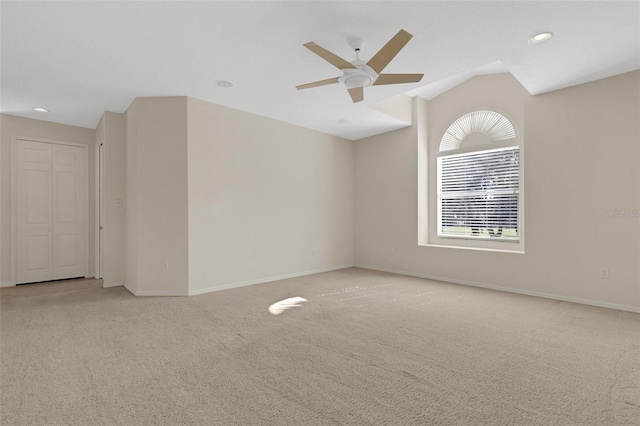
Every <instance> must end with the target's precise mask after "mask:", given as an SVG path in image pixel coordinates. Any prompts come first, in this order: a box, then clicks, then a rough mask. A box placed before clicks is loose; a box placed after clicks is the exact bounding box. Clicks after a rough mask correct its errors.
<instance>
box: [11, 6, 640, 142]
mask: <svg viewBox="0 0 640 426" xmlns="http://www.w3.org/2000/svg"><path fill="white" fill-rule="evenodd" d="M0 14H1V16H0V19H1V28H0V37H1V68H0V71H1V75H0V82H1V83H0V84H1V86H0V89H1V95H2V96H1V100H0V109H1V111H2V112H4V113H7V114H13V115H18V116H23V117H31V118H37V119H44V120H49V121H54V122H59V123H65V124H71V125H76V126H83V127H89V128H95V126H96V125H97V123H98V120H99V118H100V116H101V114H102V112H103V111H105V110H110V111H116V112H124V111H125V110H126V108H127V107H128V106H129V104H130V103H131V102H132V100H133V99H135V98H136V97H139V96H174V95H175V96H192V97H196V98H200V99H203V100H206V101H210V102H213V103H217V104H221V105H225V106H228V107H232V108H237V109H240V110H244V111H248V112H251V113H255V114H259V115H262V116H266V117H270V118H273V119H276V120H281V121H285V122H288V123H292V124H296V125H300V126H304V127H307V128H310V129H315V130H319V131H322V132H325V133H330V134H334V135H338V136H342V137H345V138H349V139H358V138H361V137H365V136H369V135H373V134H378V133H383V132H386V131H389V130H393V129H396V128H399V127H403V126H406V125H407V124H406V123H405V122H402V121H400V120H398V119H396V118H393V117H391V116H389V115H386V114H384V113H382V112H380V111H378V110H376V109H375V108H371V106H372V105H374V104H375V103H377V102H380V101H383V100H385V99H388V98H390V97H393V96H395V95H398V94H401V93H408V94H409V95H411V96H416V95H417V96H422V97H425V98H432V97H434V96H437V95H438V94H440V93H442V92H443V91H445V90H447V89H448V88H450V87H452V86H454V85H456V84H459V83H460V82H461V81H464V80H465V79H466V78H469V77H470V76H472V75H475V74H479V73H491V72H505V71H508V72H511V73H512V74H513V75H514V76H515V77H516V78H517V79H518V80H519V81H520V83H521V84H522V85H523V86H524V87H525V88H526V89H527V90H528V91H529V92H530V93H531V94H534V95H535V94H540V93H544V92H547V91H551V90H555V89H560V88H564V87H569V86H573V85H576V84H580V83H585V82H589V81H593V80H597V79H600V78H604V77H608V76H612V75H616V74H620V73H624V72H627V71H632V70H635V69H638V68H640V2H637V1H548V2H544V1H498V2H484V1H470V2H461V1H447V2H445V1H441V2H437V1H429V2H400V1H387V2H377V1H376V2H373V1H342V2H307V1H304V2H302V1H300V2H273V1H258V2H230V1H229V2H5V1H3V2H2V3H0ZM400 29H405V30H406V31H408V32H409V33H411V34H413V36H414V37H413V39H411V40H410V41H409V43H408V44H407V45H406V46H405V48H404V49H403V50H402V51H401V52H400V53H399V54H398V56H396V58H395V59H394V60H393V61H392V62H391V63H390V64H389V66H388V67H387V68H386V69H385V71H384V72H385V73H424V78H423V79H422V81H421V82H419V83H410V84H401V85H388V86H374V87H368V88H365V100H364V101H363V102H360V103H355V104H354V103H353V102H352V101H351V99H350V97H349V95H348V93H347V91H346V90H345V88H344V87H343V86H342V85H341V84H333V85H330V86H324V87H317V88H312V89H307V90H301V91H298V90H296V88H295V86H296V85H300V84H303V83H308V82H312V81H316V80H323V79H327V78H331V77H337V76H339V75H341V73H340V71H339V70H337V69H336V68H335V67H333V66H332V65H331V64H329V63H328V62H326V61H324V60H322V59H321V58H320V57H318V56H317V55H315V54H313V53H312V52H311V51H309V50H307V49H306V48H304V47H303V44H304V43H307V42H309V41H314V42H316V43H317V44H318V45H320V46H322V47H324V48H326V49H328V50H330V51H331V52H333V53H335V54H337V55H339V56H341V57H342V58H344V59H347V60H349V61H351V60H353V59H355V55H354V52H353V50H352V48H351V47H350V45H349V41H350V40H352V39H354V38H360V39H363V40H364V42H365V44H364V46H363V48H362V51H361V57H362V58H363V59H365V60H367V59H369V58H370V57H371V56H373V55H374V54H375V53H376V52H377V51H378V50H379V49H380V48H381V47H382V46H383V45H384V44H385V43H386V42H387V41H388V40H389V39H390V38H391V37H392V36H393V35H395V34H396V33H397V32H398V31H399V30H400ZM540 31H552V32H553V33H554V37H553V38H552V39H551V40H550V41H548V42H546V43H542V44H537V45H532V44H529V43H528V42H527V40H528V39H529V38H530V37H531V36H532V35H533V34H536V33H538V32H540ZM221 80H225V81H230V82H233V84H234V86H233V87H231V88H223V87H220V86H219V85H218V84H216V83H217V82H218V81H221ZM33 107H44V108H47V109H48V110H49V111H50V112H49V113H38V112H36V111H34V110H33Z"/></svg>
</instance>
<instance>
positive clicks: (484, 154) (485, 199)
mask: <svg viewBox="0 0 640 426" xmlns="http://www.w3.org/2000/svg"><path fill="white" fill-rule="evenodd" d="M519 195H520V149H519V147H517V146H516V147H509V148H502V149H495V150H485V151H475V152H471V153H465V154H455V155H448V156H441V157H439V158H438V235H439V236H441V237H462V238H477V239H488V238H489V239H500V240H509V241H514V240H515V241H517V240H518V239H519V233H518V198H519Z"/></svg>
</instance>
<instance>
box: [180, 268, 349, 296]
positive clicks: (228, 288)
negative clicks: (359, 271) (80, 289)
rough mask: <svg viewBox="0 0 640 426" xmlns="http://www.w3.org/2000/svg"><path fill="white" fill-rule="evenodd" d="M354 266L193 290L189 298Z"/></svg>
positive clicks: (315, 270)
mask: <svg viewBox="0 0 640 426" xmlns="http://www.w3.org/2000/svg"><path fill="white" fill-rule="evenodd" d="M353 266H354V265H353V264H349V265H342V266H331V267H328V268H321V269H314V270H311V271H303V272H294V273H292V274H285V275H278V276H275V277H267V278H258V279H255V280H249V281H241V282H236V283H229V284H222V285H219V286H215V287H207V288H202V289H199V290H192V291H189V294H188V295H189V296H195V295H198V294H205V293H211V292H214V291H221V290H230V289H232V288H238V287H246V286H249V285H255V284H262V283H268V282H271V281H278V280H286V279H288V278H296V277H303V276H305V275H313V274H320V273H322V272H330V271H337V270H339V269H346V268H353Z"/></svg>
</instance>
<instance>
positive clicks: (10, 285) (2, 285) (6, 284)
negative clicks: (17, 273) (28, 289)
mask: <svg viewBox="0 0 640 426" xmlns="http://www.w3.org/2000/svg"><path fill="white" fill-rule="evenodd" d="M15 286H16V285H15V284H12V283H11V281H5V282H1V283H0V287H15Z"/></svg>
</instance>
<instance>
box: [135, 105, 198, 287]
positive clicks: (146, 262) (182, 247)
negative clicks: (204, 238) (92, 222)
mask: <svg viewBox="0 0 640 426" xmlns="http://www.w3.org/2000/svg"><path fill="white" fill-rule="evenodd" d="M126 128H127V177H128V180H127V184H126V185H127V206H126V210H127V215H128V219H129V218H131V221H130V222H129V223H128V224H127V256H128V258H127V277H126V282H125V285H126V286H127V288H128V289H129V290H131V291H132V292H133V293H134V294H136V295H143V296H144V295H147V294H154V295H186V294H187V291H188V279H189V277H188V251H187V250H188V247H187V238H188V233H187V221H188V218H187V98H186V97H169V98H162V97H159V98H137V99H136V100H135V101H134V102H133V104H132V105H131V107H129V110H128V111H127V126H126Z"/></svg>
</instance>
